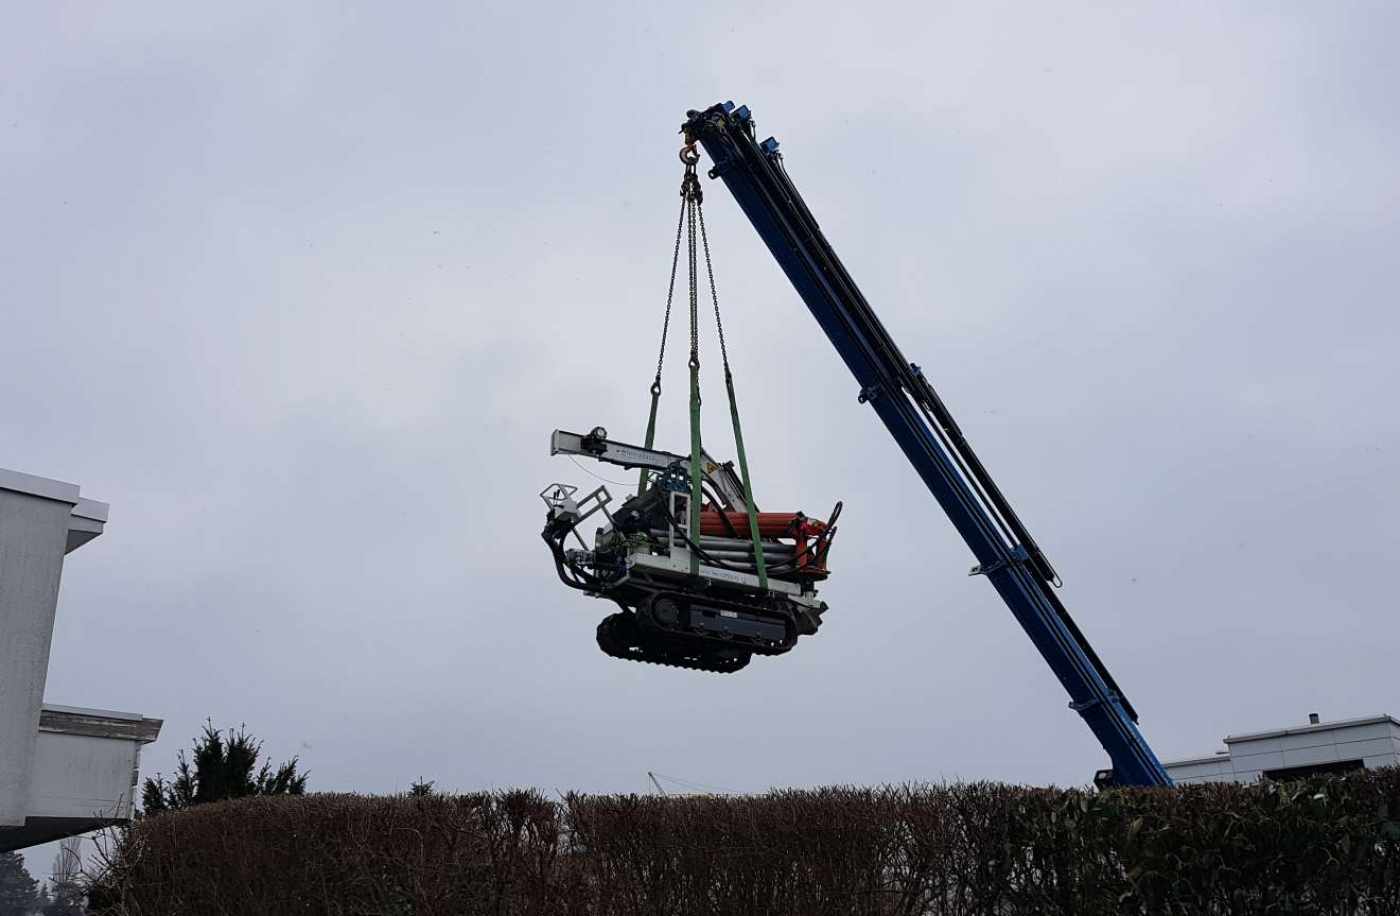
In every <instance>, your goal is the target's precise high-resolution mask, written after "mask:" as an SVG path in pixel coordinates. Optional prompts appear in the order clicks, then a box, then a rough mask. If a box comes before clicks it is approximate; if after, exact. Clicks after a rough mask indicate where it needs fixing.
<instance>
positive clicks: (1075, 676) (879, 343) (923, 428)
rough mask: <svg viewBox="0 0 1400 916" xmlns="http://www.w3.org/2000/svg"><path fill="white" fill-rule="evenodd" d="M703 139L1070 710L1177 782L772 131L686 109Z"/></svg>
mask: <svg viewBox="0 0 1400 916" xmlns="http://www.w3.org/2000/svg"><path fill="white" fill-rule="evenodd" d="M683 129H684V131H685V134H686V137H687V139H689V140H698V141H699V142H700V144H701V145H702V146H703V147H704V148H705V151H706V152H707V153H708V154H709V156H710V158H711V160H712V161H713V162H714V168H713V169H712V170H711V172H710V176H711V177H712V178H713V177H718V178H720V179H722V180H723V181H724V184H725V186H726V187H728V188H729V190H730V192H731V193H732V194H733V195H734V198H735V200H737V201H738V203H739V206H740V208H741V209H743V211H744V213H745V215H747V216H748V218H749V221H750V222H752V223H753V226H754V229H756V230H757V231H758V234H759V236H760V237H761V238H762V239H763V241H764V243H765V244H767V246H768V249H769V251H771V252H772V254H773V257H774V258H775V259H776V260H777V261H778V264H779V265H780V266H781V267H782V269H783V272H784V273H786V274H787V276H788V279H789V280H790V281H792V284H793V286H794V287H795V288H796V290H797V292H798V295H800V296H801V297H802V300H803V301H804V302H805V303H806V304H807V307H808V309H810V310H811V312H812V315H813V317H815V318H816V319H817V323H818V324H820V325H821V327H822V330H823V331H825V332H826V335H827V337H828V338H830V340H831V342H832V344H833V345H834V346H835V347H836V350H837V352H838V353H839V354H840V355H841V358H842V360H844V361H845V363H846V366H847V367H848V368H849V369H850V370H851V373H852V374H853V375H854V376H855V378H856V381H857V383H858V385H859V393H860V400H861V401H862V402H863V403H869V404H870V406H871V407H872V408H874V410H875V413H876V414H877V415H878V416H879V417H880V419H881V420H882V421H883V422H884V424H885V427H886V428H887V429H888V430H889V431H890V434H891V435H893V436H894V439H895V441H896V442H897V443H898V444H899V447H900V448H901V449H902V450H903V451H904V454H905V456H906V457H907V458H908V459H909V461H910V463H911V464H912V465H913V466H914V469H915V470H916V471H917V472H918V473H919V476H920V477H922V478H923V480H924V483H925V484H926V485H927V486H928V488H929V490H930V491H931V492H932V493H933V495H934V497H935V498H936V499H937V500H938V502H939V504H940V505H941V506H942V508H943V511H944V512H945V513H946V514H947V515H948V518H949V519H950V520H951V521H952V523H953V526H954V527H955V528H956V529H957V530H958V533H959V534H961V535H962V537H963V539H964V540H965V541H967V544H968V546H969V547H970V548H971V549H972V553H973V555H974V556H975V557H976V558H977V563H978V566H977V567H975V568H974V571H976V572H978V573H980V574H983V575H985V576H986V577H987V579H988V581H990V582H991V583H992V585H993V586H994V587H995V588H996V590H997V592H998V593H999V594H1000V595H1001V597H1002V599H1003V600H1004V601H1005V602H1006V604H1007V606H1008V607H1010V608H1011V612H1012V613H1013V614H1014V615H1015V617H1016V619H1017V620H1018V621H1019V622H1020V624H1021V626H1022V628H1023V629H1024V630H1025V631H1026V634H1027V635H1028V636H1029V637H1030V638H1031V641H1032V642H1033V643H1034V644H1035V646H1036V648H1037V649H1038V650H1040V654H1041V655H1042V656H1043V657H1044V658H1045V660H1046V662H1048V663H1049V665H1050V668H1051V669H1052V670H1053V671H1054V672H1055V676H1056V677H1057V678H1059V680H1060V683H1061V684H1062V685H1064V688H1065V690H1066V691H1067V692H1068V693H1069V696H1070V707H1071V708H1072V709H1074V710H1076V711H1077V712H1078V713H1079V714H1080V715H1081V716H1082V717H1083V718H1084V720H1085V722H1087V723H1088V725H1089V728H1090V729H1091V730H1092V731H1093V732H1094V734H1095V735H1096V736H1097V737H1098V739H1099V742H1100V743H1101V744H1102V745H1103V746H1104V749H1105V750H1106V751H1107V752H1108V755H1109V757H1110V758H1111V759H1112V761H1113V770H1114V781H1115V782H1117V783H1118V784H1120V785H1139V786H1154V785H1171V779H1170V777H1169V776H1168V775H1167V772H1166V770H1165V769H1163V767H1162V764H1161V762H1160V761H1159V760H1158V759H1157V757H1156V755H1155V754H1154V753H1153V752H1152V749H1151V747H1149V746H1148V744H1147V741H1146V739H1145V738H1143V736H1142V733H1141V732H1140V731H1138V728H1137V724H1136V723H1137V714H1136V712H1135V711H1134V710H1133V707H1132V704H1130V703H1129V702H1128V700H1127V699H1126V698H1125V697H1124V696H1123V694H1122V691H1121V690H1119V689H1118V685H1117V684H1116V683H1115V682H1114V680H1113V677H1112V675H1110V674H1109V673H1108V669H1107V668H1106V667H1105V666H1104V664H1103V662H1102V661H1101V660H1100V659H1099V658H1098V656H1097V655H1096V654H1095V653H1094V650H1093V648H1092V647H1091V646H1090V645H1089V642H1088V640H1087V639H1085V638H1084V635H1083V633H1082V632H1081V631H1080V630H1079V627H1078V626H1077V625H1076V624H1075V622H1074V620H1073V618H1071V617H1070V615H1069V612H1068V610H1066V609H1065V607H1064V605H1063V604H1061V603H1060V601H1059V598H1058V596H1057V595H1056V594H1055V592H1054V591H1053V589H1052V583H1054V582H1055V581H1056V580H1057V578H1058V577H1057V576H1056V574H1055V571H1054V568H1053V567H1052V566H1051V565H1050V563H1049V560H1048V559H1046V557H1045V555H1044V554H1043V553H1042V552H1041V550H1040V548H1039V547H1038V546H1037V545H1036V543H1035V541H1034V539H1033V538H1032V537H1031V536H1030V533H1029V532H1028V531H1027V530H1026V529H1025V526H1024V525H1023V524H1022V523H1021V521H1020V519H1019V518H1017V517H1016V513H1015V512H1014V511H1013V510H1012V508H1011V506H1010V504H1009V503H1008V502H1007V501H1006V499H1005V497H1004V496H1003V495H1002V494H1001V491H1000V490H999V489H998V488H997V487H996V484H995V483H994V482H993V481H992V479H991V476H990V475H989V474H988V473H987V471H986V469H985V468H984V467H983V466H982V464H981V462H980V461H979V460H978V459H977V456H976V454H975V453H974V452H973V450H972V447H971V445H969V444H968V443H967V441H966V439H964V438H963V436H962V432H961V430H959V429H958V427H957V424H956V422H955V421H954V420H953V419H952V416H951V415H950V414H949V413H948V411H947V408H946V407H945V406H944V405H943V403H942V401H941V400H940V399H939V397H938V395H937V393H936V392H935V391H934V390H933V388H932V387H931V386H930V385H929V384H928V382H927V380H926V379H925V378H924V376H923V373H922V372H921V371H920V370H919V367H918V366H916V365H914V364H912V363H910V362H908V361H907V360H906V359H905V358H904V356H903V355H902V354H901V353H900V352H899V348H898V347H897V346H896V345H895V343H894V340H893V339H892V338H891V337H890V336H889V334H888V332H887V331H886V330H885V328H884V326H883V325H882V324H881V323H880V320H879V318H877V317H876V316H875V313H874V311H873V310H871V308H870V306H869V304H868V303H867V302H866V301H865V298H864V296H862V295H861V293H860V290H859V289H857V288H856V285H855V282H854V281H853V280H851V278H850V275H849V274H847V273H846V270H845V268H844V267H843V266H842V265H841V262H840V260H839V259H838V258H837V257H836V253H835V252H834V251H833V250H832V248H831V246H830V244H829V243H828V242H827V241H826V238H825V237H824V236H823V235H822V232H821V229H820V227H818V225H817V221H816V219H815V218H813V217H812V214H811V212H810V211H809V210H808V209H807V206H806V204H805V203H804V202H803V201H802V197H801V195H800V194H798V193H797V189H796V188H795V187H794V186H793V184H792V182H791V181H790V180H789V179H788V177H787V172H786V170H785V169H784V168H783V165H782V156H781V155H780V154H779V153H778V142H777V141H776V140H774V139H772V138H771V137H770V138H768V139H767V140H764V141H763V142H761V143H759V142H757V141H756V139H755V136H754V128H753V120H752V115H751V114H750V112H749V110H748V108H747V107H740V108H738V109H735V108H734V105H733V103H732V102H726V103H724V104H722V105H715V106H714V107H712V108H710V109H708V110H706V111H703V112H696V111H692V112H690V116H689V120H687V121H686V123H685V125H684V128H683Z"/></svg>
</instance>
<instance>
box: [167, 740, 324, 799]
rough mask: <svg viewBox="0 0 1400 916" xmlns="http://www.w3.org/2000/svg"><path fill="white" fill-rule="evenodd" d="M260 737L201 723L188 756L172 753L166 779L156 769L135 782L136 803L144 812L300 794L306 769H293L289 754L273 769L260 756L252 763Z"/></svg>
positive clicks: (259, 748) (258, 750)
mask: <svg viewBox="0 0 1400 916" xmlns="http://www.w3.org/2000/svg"><path fill="white" fill-rule="evenodd" d="M261 755H262V742H261V741H259V740H258V739H257V738H255V737H253V736H252V735H250V734H248V732H247V730H246V729H245V727H244V726H242V725H240V726H239V727H238V730H237V731H234V730H233V729H231V728H230V729H229V730H228V733H227V734H224V733H223V732H221V731H219V730H218V729H217V728H215V727H214V723H213V722H212V721H208V722H206V723H205V724H204V734H203V735H201V736H200V737H198V738H196V739H195V742H194V747H193V748H192V751H191V755H190V757H186V756H185V752H184V751H183V750H182V751H180V753H179V756H178V758H177V761H178V762H177V764H176V766H175V775H174V777H173V778H171V779H169V780H167V779H166V778H165V777H164V776H163V775H162V774H160V773H157V774H156V775H155V776H153V777H151V778H149V779H147V780H146V781H145V783H144V784H143V785H142V787H141V805H142V807H143V808H144V809H145V811H144V813H145V814H158V813H160V812H162V811H175V810H179V809H181V808H189V807H192V806H194V805H202V804H205V803H207V802H213V801H222V800H224V799H226V798H243V797H245V796H249V795H302V794H305V792H306V778H307V775H308V774H306V773H298V772H297V763H298V761H297V758H296V757H293V758H292V759H291V760H288V761H287V762H286V763H283V764H282V765H281V766H278V767H277V768H276V769H273V767H272V764H271V763H268V762H266V761H264V762H263V764H262V766H261V767H259V766H258V758H259V757H260V756H261Z"/></svg>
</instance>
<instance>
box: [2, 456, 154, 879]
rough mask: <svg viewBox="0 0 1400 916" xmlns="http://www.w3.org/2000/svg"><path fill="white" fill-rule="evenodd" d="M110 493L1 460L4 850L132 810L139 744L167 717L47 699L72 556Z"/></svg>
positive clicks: (102, 521) (103, 513)
mask: <svg viewBox="0 0 1400 916" xmlns="http://www.w3.org/2000/svg"><path fill="white" fill-rule="evenodd" d="M106 523H107V505H106V503H100V502H96V501H94V500H90V499H83V498H82V497H80V496H79V495H78V487H77V486H76V485H74V484H71V483H63V482H61V481H57V480H49V479H48V478H45V477H34V476H31V475H29V474H21V473H19V472H18V471H8V470H5V469H3V468H0V852H8V851H9V850H12V849H21V848H23V847H26V846H34V845H37V844H39V843H46V842H48V841H50V840H57V839H60V838H62V837H66V836H72V835H74V834H78V833H84V832H86V831H89V830H93V829H95V828H98V827H104V826H109V825H113V824H120V823H124V822H126V821H128V820H129V819H130V818H131V814H132V810H133V806H134V801H135V791H136V778H137V771H138V768H139V766H140V760H141V746H142V745H143V744H148V743H150V742H152V741H154V740H155V739H156V736H157V735H158V734H159V733H160V726H161V721H160V720H159V719H147V718H145V717H144V716H141V715H139V714H137V713H127V712H112V711H109V710H104V709H86V708H80V707H73V706H58V705H52V704H46V703H44V681H45V679H46V678H47V676H48V669H49V648H50V644H51V642H52V639H53V625H54V614H55V612H56V610H57V606H58V585H59V579H60V578H61V575H62V572H63V560H64V557H65V556H66V555H67V554H69V553H71V552H72V551H74V550H77V549H78V548H79V547H81V546H82V545H84V544H86V543H87V542H88V541H90V540H92V539H93V538H95V537H97V536H98V535H99V534H101V533H102V529H103V528H104V527H105V525H106Z"/></svg>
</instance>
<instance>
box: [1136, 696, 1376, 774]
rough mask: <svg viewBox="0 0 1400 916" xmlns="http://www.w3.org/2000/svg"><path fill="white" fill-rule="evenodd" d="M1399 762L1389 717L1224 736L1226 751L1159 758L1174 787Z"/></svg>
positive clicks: (1311, 720)
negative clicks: (1175, 784) (1174, 783)
mask: <svg viewBox="0 0 1400 916" xmlns="http://www.w3.org/2000/svg"><path fill="white" fill-rule="evenodd" d="M1396 765H1400V721H1397V720H1396V719H1395V717H1393V716H1388V715H1381V716H1366V717H1363V718H1360V719H1341V720H1338V721H1336V722H1323V721H1321V719H1320V718H1319V716H1318V715H1317V713H1313V714H1311V715H1309V716H1308V724H1306V725H1294V726H1290V727H1288V728H1276V729H1271V730H1270V731H1263V732H1250V733H1249V734H1244V735H1227V736H1226V737H1225V749H1224V750H1223V751H1216V752H1215V753H1213V754H1210V755H1208V756H1204V757H1188V758H1185V759H1183V760H1168V761H1163V766H1165V767H1166V768H1167V772H1168V773H1170V774H1171V777H1172V779H1173V780H1175V781H1176V783H1177V784H1178V785H1183V784H1190V783H1194V782H1257V781H1258V780H1260V779H1292V778H1296V777H1300V776H1312V775H1314V774H1318V773H1345V772H1347V771H1348V770H1362V769H1367V770H1369V769H1375V768H1376V767H1388V766H1396Z"/></svg>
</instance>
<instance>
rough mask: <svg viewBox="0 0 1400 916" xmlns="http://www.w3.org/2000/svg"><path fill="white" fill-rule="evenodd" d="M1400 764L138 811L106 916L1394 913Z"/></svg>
mask: <svg viewBox="0 0 1400 916" xmlns="http://www.w3.org/2000/svg"><path fill="white" fill-rule="evenodd" d="M1397 821H1400V770H1397V769H1389V770H1376V771H1367V772H1362V773H1356V774H1351V775H1348V776H1345V777H1335V778H1322V779H1313V780H1306V781H1299V782H1293V783H1283V784H1262V785H1258V786H1235V785H1208V786H1188V787H1184V788H1179V789H1139V790H1114V791H1109V792H1104V793H1094V792H1089V791H1083V790H1074V789H1070V790H1061V789H1031V788H1019V787H1013V786H1003V785H994V784H986V783H976V784H968V785H951V786H941V787H940V786H913V787H888V788H876V789H855V788H831V789H819V790H814V791H779V792H772V793H770V794H768V795H762V796H751V797H724V796H703V797H686V798H660V797H655V796H635V795H628V796H580V795H572V796H569V797H567V798H565V799H563V800H562V801H555V800H551V799H548V798H546V797H544V796H542V795H540V794H539V793H536V792H529V791H514V792H501V793H495V794H476V795H463V796H434V797H427V798H408V797H402V796H400V797H390V798H385V797H363V796H355V795H311V796H305V797H301V798H250V799H243V800H240V801H234V802H224V803H219V804H212V805H205V806H201V807H199V808H194V809H191V810H188V811H183V812H178V813H171V814H162V815H158V816H154V817H148V818H145V819H142V820H140V821H139V822H137V823H136V825H135V826H134V827H132V828H131V829H130V830H129V831H127V832H126V834H125V836H124V837H123V838H122V840H121V842H120V843H119V845H118V846H117V848H116V849H115V851H114V853H113V855H112V861H111V862H110V863H109V865H108V867H107V869H106V870H105V872H104V873H103V874H102V875H100V876H99V877H98V879H97V883H96V885H95V886H94V889H93V891H94V893H93V900H94V902H95V903H97V904H98V905H99V907H100V910H99V911H100V912H105V913H109V914H121V916H165V914H195V913H197V914H249V916H252V914H257V916H266V914H282V913H315V914H337V916H350V914H365V916H369V914H374V916H380V914H410V913H412V914H423V916H436V914H444V916H445V914H454V916H455V914H501V916H505V914H510V916H516V914H520V916H573V914H579V916H584V914H587V916H624V914H626V916H691V914H707V916H721V914H724V916H729V914H775V916H776V914H791V916H818V914H833V916H835V914H842V916H845V914H870V916H876V914H878V916H894V914H899V916H926V914H940V916H941V914H983V913H986V914H1010V913H1018V914H1019V913H1037V914H1039V913H1065V914H1070V913H1073V914H1110V913H1111V914H1120V913H1142V914H1158V913H1171V914H1175V913H1181V914H1188V913H1189V914H1197V913H1222V914H1227V913H1228V914H1240V913H1317V914H1322V913H1366V914H1381V913H1400V824H1397Z"/></svg>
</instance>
